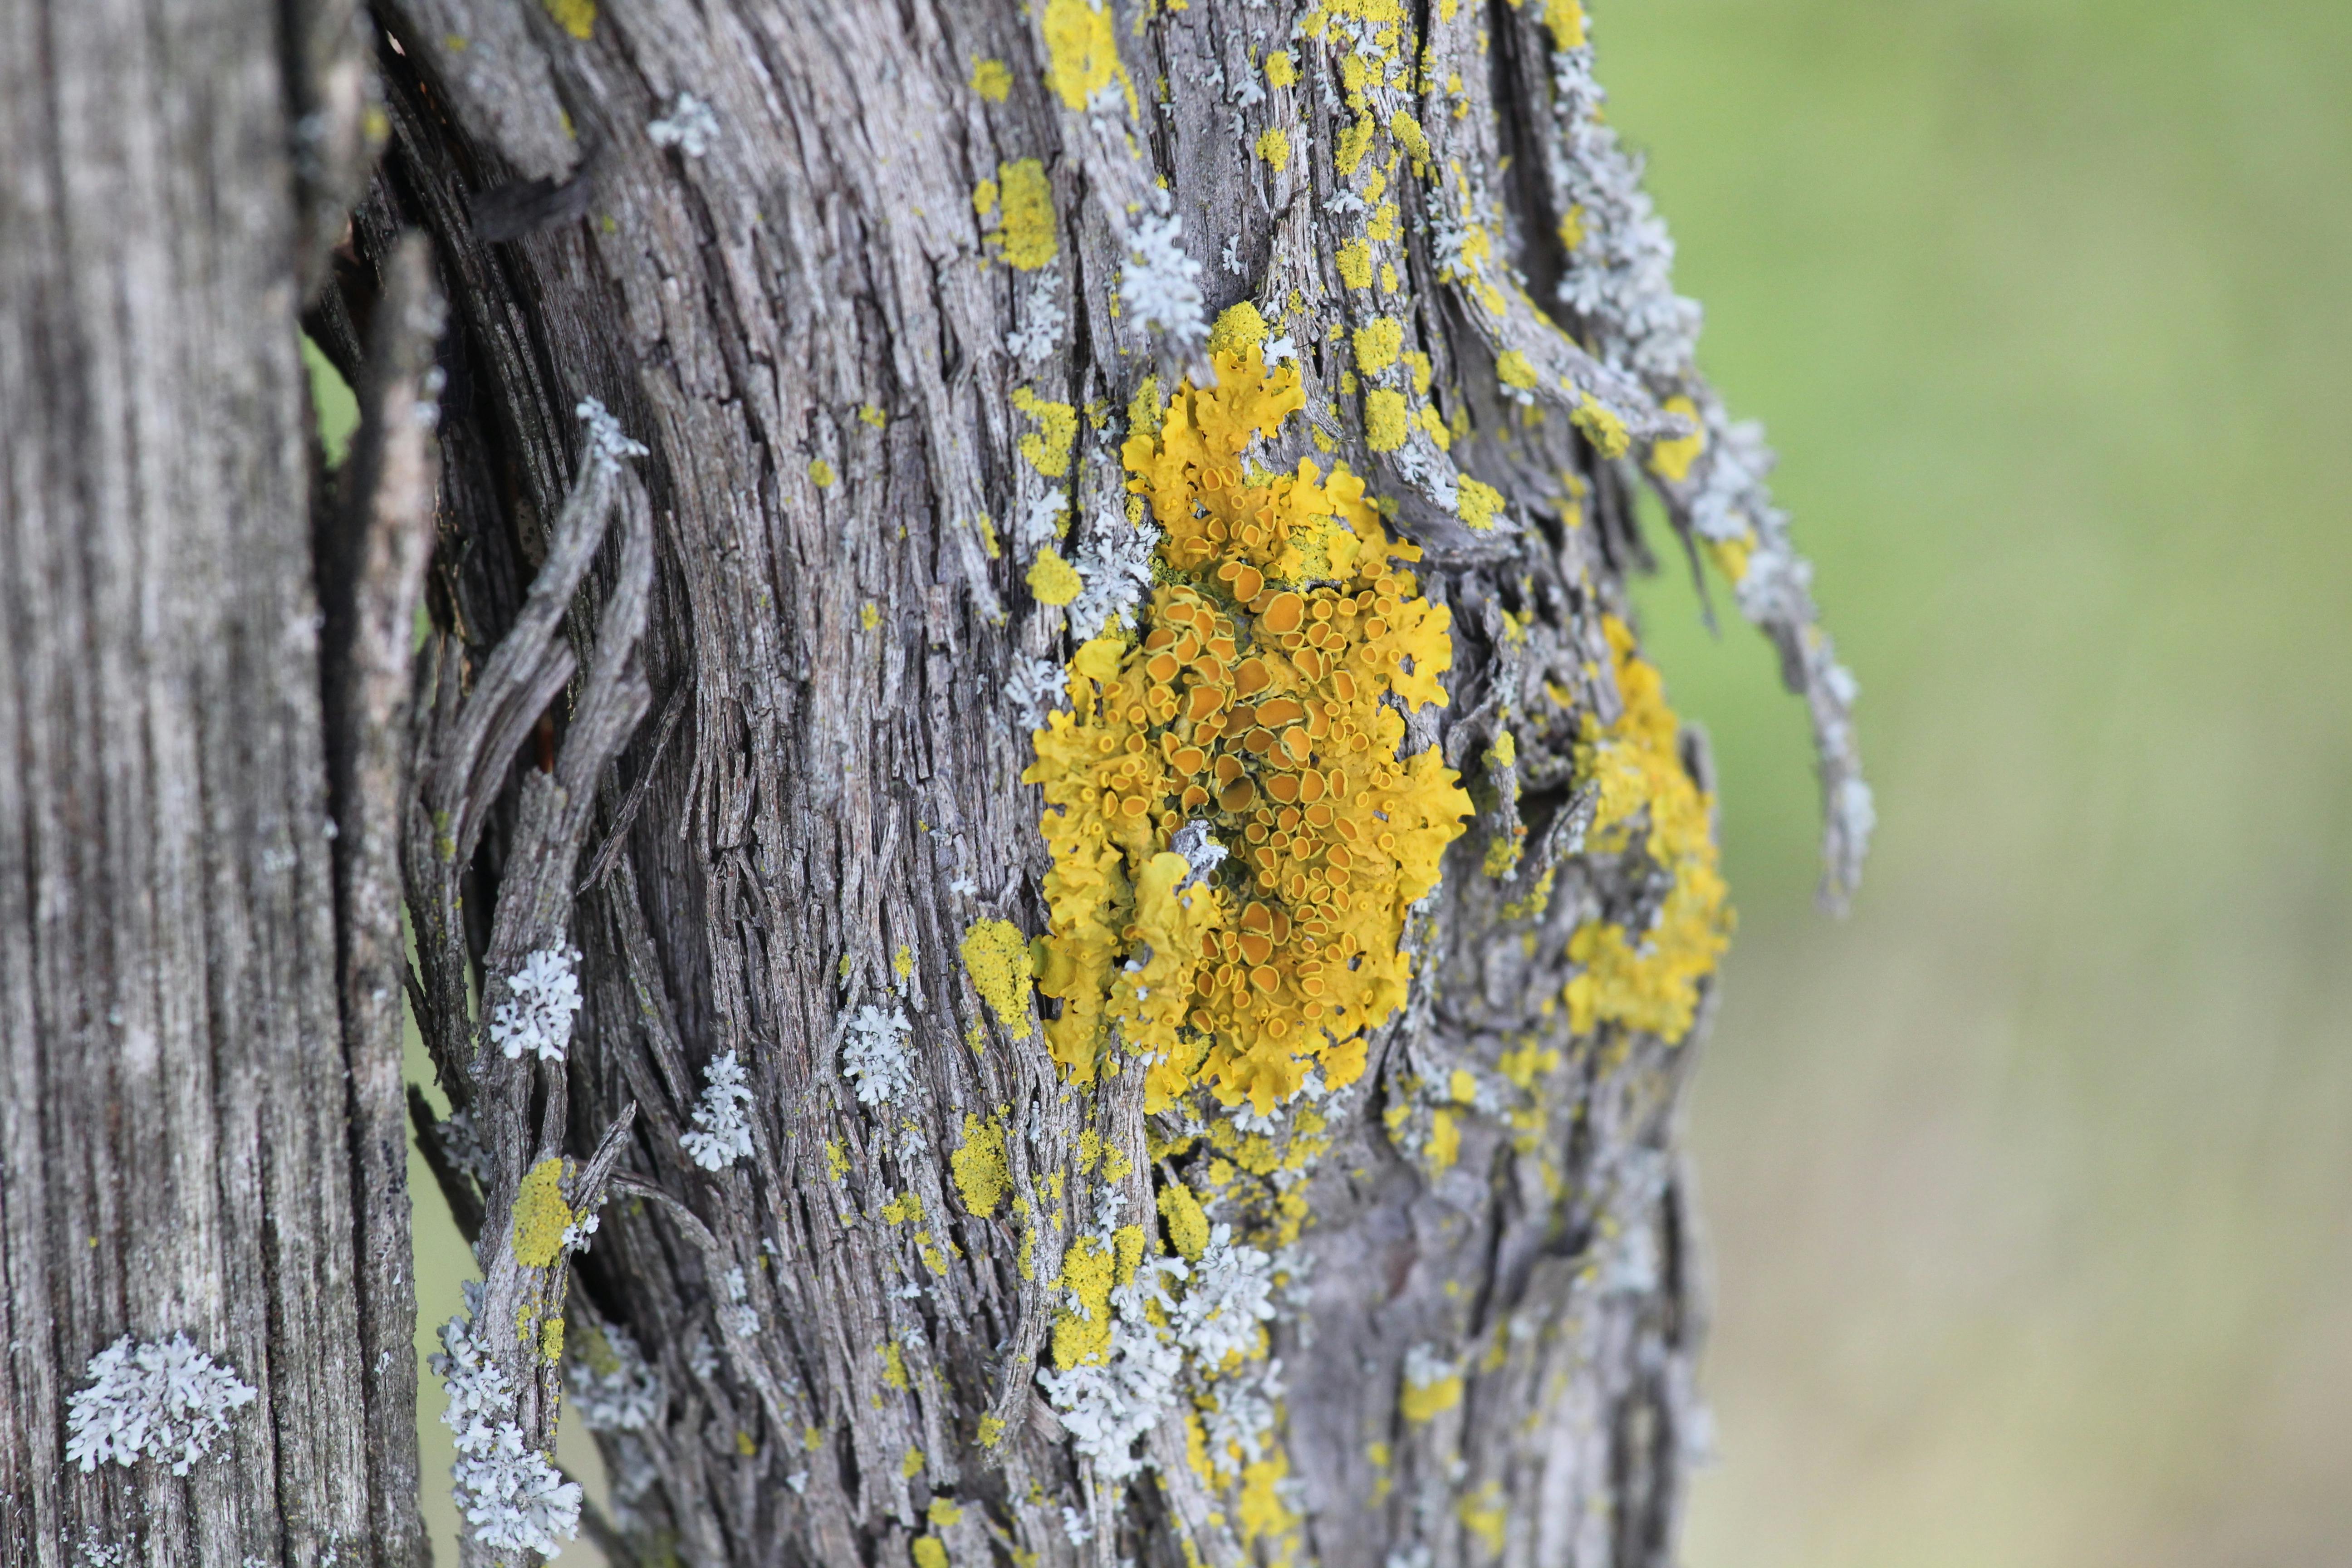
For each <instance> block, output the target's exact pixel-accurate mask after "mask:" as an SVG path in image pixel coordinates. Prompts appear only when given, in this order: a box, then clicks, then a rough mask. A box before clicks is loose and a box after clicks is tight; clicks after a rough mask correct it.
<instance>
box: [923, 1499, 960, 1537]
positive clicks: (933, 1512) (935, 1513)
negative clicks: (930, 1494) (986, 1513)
mask: <svg viewBox="0 0 2352 1568" xmlns="http://www.w3.org/2000/svg"><path fill="white" fill-rule="evenodd" d="M923 1517H924V1518H925V1519H927V1520H929V1521H930V1522H931V1523H932V1524H933V1525H934V1526H935V1527H937V1528H938V1529H940V1530H951V1529H953V1528H954V1527H955V1526H957V1525H959V1524H961V1523H962V1522H963V1510H962V1509H961V1508H960V1507H958V1506H957V1505H956V1504H955V1503H954V1502H952V1501H950V1500H949V1499H947V1498H943V1497H935V1498H933V1499H932V1500H931V1506H930V1507H929V1508H927V1509H925V1510H923Z"/></svg>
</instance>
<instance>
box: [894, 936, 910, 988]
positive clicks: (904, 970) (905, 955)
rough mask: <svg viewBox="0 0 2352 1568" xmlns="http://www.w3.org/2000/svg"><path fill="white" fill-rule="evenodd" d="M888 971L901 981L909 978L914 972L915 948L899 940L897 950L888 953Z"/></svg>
mask: <svg viewBox="0 0 2352 1568" xmlns="http://www.w3.org/2000/svg"><path fill="white" fill-rule="evenodd" d="M890 973H893V974H895V975H897V976H898V978H899V979H900V980H901V981H905V980H907V979H909V978H911V977H912V976H913V974H914V973H915V950H914V949H913V948H911V947H908V945H907V944H906V943H905V942H900V943H899V944H898V952H894V953H892V954H891V955H890Z"/></svg>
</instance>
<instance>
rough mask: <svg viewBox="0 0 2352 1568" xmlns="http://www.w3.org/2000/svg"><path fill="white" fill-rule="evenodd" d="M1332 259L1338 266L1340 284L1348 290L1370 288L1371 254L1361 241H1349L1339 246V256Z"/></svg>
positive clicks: (1369, 249)
mask: <svg viewBox="0 0 2352 1568" xmlns="http://www.w3.org/2000/svg"><path fill="white" fill-rule="evenodd" d="M1334 259H1335V260H1337V261H1338V263H1339V281H1340V282H1342V283H1345V284H1346V285H1347V286H1348V287H1349V288H1350V289H1369V288H1370V287H1371V286H1372V252H1371V248H1370V247H1369V246H1367V245H1365V243H1364V242H1363V241H1362V240H1360V239H1351V240H1349V242H1348V243H1347V244H1345V245H1343V246H1341V247H1339V255H1338V256H1337V257H1336V258H1334Z"/></svg>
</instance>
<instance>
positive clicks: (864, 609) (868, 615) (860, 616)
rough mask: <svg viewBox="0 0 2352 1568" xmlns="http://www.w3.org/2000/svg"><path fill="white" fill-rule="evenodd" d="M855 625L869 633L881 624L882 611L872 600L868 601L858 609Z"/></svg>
mask: <svg viewBox="0 0 2352 1568" xmlns="http://www.w3.org/2000/svg"><path fill="white" fill-rule="evenodd" d="M857 624H858V625H859V626H863V627H865V628H866V630H867V631H869V632H870V631H872V630H873V629H874V628H875V627H876V626H880V625H881V624H882V611H881V609H880V607H879V606H878V605H876V604H875V603H874V601H873V600H871V599H868V600H866V603H865V604H864V605H860V606H859V607H858V611H857Z"/></svg>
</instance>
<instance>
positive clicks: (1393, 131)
mask: <svg viewBox="0 0 2352 1568" xmlns="http://www.w3.org/2000/svg"><path fill="white" fill-rule="evenodd" d="M1389 134H1390V135H1391V136H1393V137H1395V138H1396V139H1397V142H1398V144H1399V145H1401V146H1402V147H1403V148H1404V150H1405V155H1406V156H1408V157H1410V158H1411V159H1412V172H1413V173H1414V174H1417V175H1419V176H1421V177H1422V178H1423V179H1426V178H1428V177H1429V138H1428V137H1427V136H1425V135H1423V133H1422V129H1421V121H1418V120H1415V119H1414V118H1413V117H1412V115H1411V114H1409V113H1407V112H1406V111H1405V110H1402V109H1400V110H1397V111H1396V112H1395V113H1394V114H1391V116H1389ZM1390 163H1391V164H1393V163H1395V160H1394V159H1393V158H1391V160H1390Z"/></svg>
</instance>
